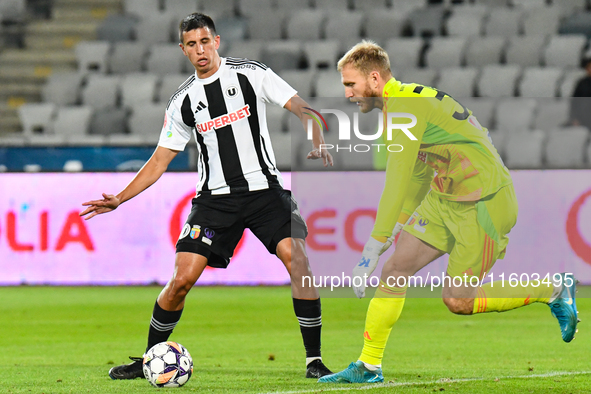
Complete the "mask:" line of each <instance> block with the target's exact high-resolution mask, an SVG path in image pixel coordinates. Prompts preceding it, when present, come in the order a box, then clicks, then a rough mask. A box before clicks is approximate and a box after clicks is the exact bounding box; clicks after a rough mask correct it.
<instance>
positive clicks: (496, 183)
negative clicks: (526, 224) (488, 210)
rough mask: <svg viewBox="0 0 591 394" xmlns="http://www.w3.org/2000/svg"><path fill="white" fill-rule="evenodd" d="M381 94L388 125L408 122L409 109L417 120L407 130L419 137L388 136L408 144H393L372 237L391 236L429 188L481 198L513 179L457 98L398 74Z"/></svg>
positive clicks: (458, 196) (441, 194) (449, 195)
mask: <svg viewBox="0 0 591 394" xmlns="http://www.w3.org/2000/svg"><path fill="white" fill-rule="evenodd" d="M382 96H383V97H384V107H383V109H382V110H383V112H384V117H385V119H384V126H385V127H386V125H388V121H390V123H394V124H402V123H408V122H409V118H408V117H406V118H405V116H404V114H412V115H414V117H416V125H414V126H413V127H410V128H408V131H410V133H412V135H413V136H414V137H415V138H416V140H411V139H410V138H409V136H408V135H406V134H405V133H404V131H403V130H400V129H394V130H392V136H391V139H390V140H388V141H386V144H387V145H391V144H397V145H401V146H402V147H403V149H402V151H400V152H396V151H398V150H400V148H398V149H395V148H394V149H389V151H391V152H390V153H389V154H388V160H387V165H386V184H385V186H384V191H383V193H382V197H381V199H380V204H379V206H378V212H377V216H376V222H375V225H374V229H373V231H372V236H376V237H377V236H390V235H391V234H392V230H393V228H394V225H395V224H396V221H397V219H398V218H399V216H400V214H401V212H403V213H405V214H406V215H410V214H412V212H413V211H414V210H415V208H416V207H417V206H418V204H419V203H420V202H421V200H422V199H423V198H424V196H425V195H426V193H427V192H428V191H429V189H430V190H431V192H432V193H435V194H437V195H438V196H439V197H440V198H443V199H447V200H452V201H477V200H480V199H482V198H484V197H486V196H488V195H491V194H493V193H495V192H496V191H498V190H499V189H500V188H502V187H503V186H506V185H509V184H511V183H512V181H511V176H510V174H509V170H508V169H507V167H505V165H504V164H503V161H502V159H501V157H500V156H499V154H498V152H497V150H496V149H495V147H494V146H493V145H492V142H491V140H490V137H489V134H488V130H487V129H486V128H484V127H482V126H481V125H480V123H478V120H477V119H476V117H474V116H473V115H472V112H471V111H470V110H469V109H467V108H465V107H464V106H463V105H462V104H460V103H459V102H458V101H456V100H455V99H454V98H452V97H450V96H449V95H447V94H446V93H444V92H441V91H438V90H436V89H434V88H431V87H427V86H423V85H419V84H415V83H409V84H406V83H401V82H400V81H397V80H396V79H394V78H392V79H390V81H388V83H387V84H386V86H385V87H384V91H383V95H382ZM388 117H392V119H388ZM394 118H396V119H394ZM434 172H435V173H436V174H435V175H434Z"/></svg>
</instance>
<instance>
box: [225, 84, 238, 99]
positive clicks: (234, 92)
mask: <svg viewBox="0 0 591 394" xmlns="http://www.w3.org/2000/svg"><path fill="white" fill-rule="evenodd" d="M224 94H225V95H226V97H227V98H229V99H233V98H235V97H236V96H238V86H236V85H230V86H228V87H227V88H226V90H225V91H224Z"/></svg>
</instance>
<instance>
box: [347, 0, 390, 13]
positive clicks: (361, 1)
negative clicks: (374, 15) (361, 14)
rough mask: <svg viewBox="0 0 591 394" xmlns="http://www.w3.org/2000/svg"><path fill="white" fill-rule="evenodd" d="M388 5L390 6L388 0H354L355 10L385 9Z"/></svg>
mask: <svg viewBox="0 0 591 394" xmlns="http://www.w3.org/2000/svg"><path fill="white" fill-rule="evenodd" d="M388 7H390V2H389V1H388V0H353V9H355V10H360V11H371V10H380V9H381V10H385V9H386V8H388Z"/></svg>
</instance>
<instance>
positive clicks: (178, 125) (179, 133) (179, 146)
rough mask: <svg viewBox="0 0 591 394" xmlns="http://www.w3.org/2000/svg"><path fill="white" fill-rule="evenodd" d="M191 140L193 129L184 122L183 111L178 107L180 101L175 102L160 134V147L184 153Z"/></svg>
mask: <svg viewBox="0 0 591 394" xmlns="http://www.w3.org/2000/svg"><path fill="white" fill-rule="evenodd" d="M190 140H191V127H189V126H187V125H186V124H185V123H184V122H183V118H182V114H181V110H180V108H179V107H178V101H176V100H173V101H172V102H171V103H170V105H169V106H168V108H166V113H165V115H164V125H163V126H162V131H161V132H160V139H159V140H158V146H162V147H164V148H168V149H172V150H178V151H182V150H185V146H186V145H187V143H188V142H189V141H190Z"/></svg>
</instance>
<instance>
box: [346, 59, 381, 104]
mask: <svg viewBox="0 0 591 394" xmlns="http://www.w3.org/2000/svg"><path fill="white" fill-rule="evenodd" d="M341 81H342V83H343V85H344V86H345V97H347V98H348V99H349V101H351V102H352V103H355V104H357V106H358V107H359V110H360V111H361V112H364V113H365V112H369V111H371V110H372V109H374V108H381V106H380V100H379V99H378V98H379V94H378V92H376V91H375V89H373V88H372V86H371V81H370V78H369V77H368V76H367V75H364V74H363V73H361V72H360V71H359V70H357V69H356V68H354V67H353V66H352V65H350V64H347V65H345V66H344V67H343V69H342V70H341Z"/></svg>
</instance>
